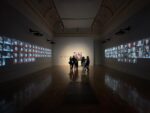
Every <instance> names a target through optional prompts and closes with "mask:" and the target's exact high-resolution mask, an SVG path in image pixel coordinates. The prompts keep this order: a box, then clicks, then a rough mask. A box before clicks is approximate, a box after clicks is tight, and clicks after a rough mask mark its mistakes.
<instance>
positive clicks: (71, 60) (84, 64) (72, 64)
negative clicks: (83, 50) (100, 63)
mask: <svg viewBox="0 0 150 113" xmlns="http://www.w3.org/2000/svg"><path fill="white" fill-rule="evenodd" d="M69 64H70V69H71V70H72V69H73V68H75V69H78V59H77V58H76V57H75V56H73V57H72V56H70V58H69ZM89 65H90V59H89V56H87V57H86V58H85V57H84V56H83V57H82V58H81V66H82V67H83V69H84V70H85V71H86V70H87V71H89Z"/></svg>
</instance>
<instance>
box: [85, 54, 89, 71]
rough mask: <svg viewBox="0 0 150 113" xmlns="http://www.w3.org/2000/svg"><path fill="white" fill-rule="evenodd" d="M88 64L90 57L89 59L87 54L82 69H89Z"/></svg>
mask: <svg viewBox="0 0 150 113" xmlns="http://www.w3.org/2000/svg"><path fill="white" fill-rule="evenodd" d="M89 65H90V59H89V56H87V58H86V60H85V65H84V69H85V70H87V71H89Z"/></svg>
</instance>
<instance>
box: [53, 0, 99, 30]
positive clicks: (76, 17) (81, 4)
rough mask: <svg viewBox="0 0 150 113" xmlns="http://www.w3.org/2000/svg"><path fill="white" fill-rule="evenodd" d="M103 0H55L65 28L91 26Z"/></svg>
mask: <svg viewBox="0 0 150 113" xmlns="http://www.w3.org/2000/svg"><path fill="white" fill-rule="evenodd" d="M101 1H102V0H54V3H55V5H56V9H57V11H58V13H59V15H60V18H61V19H62V22H63V24H64V27H65V28H90V27H91V25H92V23H93V21H94V18H95V16H96V14H97V12H98V10H99V8H100V4H101Z"/></svg>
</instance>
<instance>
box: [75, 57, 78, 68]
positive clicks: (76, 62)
mask: <svg viewBox="0 0 150 113" xmlns="http://www.w3.org/2000/svg"><path fill="white" fill-rule="evenodd" d="M75 68H76V69H78V59H77V58H75Z"/></svg>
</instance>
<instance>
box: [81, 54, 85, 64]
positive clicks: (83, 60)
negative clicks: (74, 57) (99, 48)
mask: <svg viewBox="0 0 150 113" xmlns="http://www.w3.org/2000/svg"><path fill="white" fill-rule="evenodd" d="M84 63H85V57H84V56H83V57H82V58H81V66H84Z"/></svg>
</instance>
